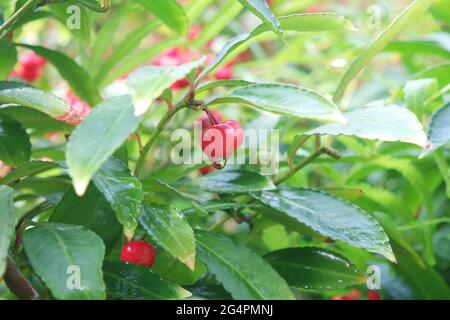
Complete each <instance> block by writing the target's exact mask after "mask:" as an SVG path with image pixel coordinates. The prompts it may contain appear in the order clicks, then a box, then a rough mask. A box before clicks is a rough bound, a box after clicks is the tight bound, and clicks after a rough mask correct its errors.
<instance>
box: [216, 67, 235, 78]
mask: <svg viewBox="0 0 450 320" xmlns="http://www.w3.org/2000/svg"><path fill="white" fill-rule="evenodd" d="M214 77H215V78H216V79H217V80H230V79H231V78H233V63H229V64H226V65H224V66H223V67H221V68H219V70H217V72H216V74H215V75H214Z"/></svg>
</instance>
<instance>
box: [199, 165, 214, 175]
mask: <svg viewBox="0 0 450 320" xmlns="http://www.w3.org/2000/svg"><path fill="white" fill-rule="evenodd" d="M213 170H214V167H213V166H204V167H201V168H200V169H198V172H199V173H200V174H201V175H202V176H206V175H207V174H209V173H211V172H212V171H213Z"/></svg>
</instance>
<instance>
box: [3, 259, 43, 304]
mask: <svg viewBox="0 0 450 320" xmlns="http://www.w3.org/2000/svg"><path fill="white" fill-rule="evenodd" d="M5 283H6V285H7V286H8V288H9V290H10V291H11V292H12V293H13V294H14V295H16V297H17V298H19V299H21V300H37V299H38V298H39V293H38V292H37V291H36V290H35V289H34V288H33V286H32V285H31V283H30V282H29V281H28V280H27V278H25V276H24V275H23V273H22V271H20V269H19V268H17V266H16V263H15V262H14V260H13V259H12V258H11V257H9V256H8V258H7V266H6V273H5Z"/></svg>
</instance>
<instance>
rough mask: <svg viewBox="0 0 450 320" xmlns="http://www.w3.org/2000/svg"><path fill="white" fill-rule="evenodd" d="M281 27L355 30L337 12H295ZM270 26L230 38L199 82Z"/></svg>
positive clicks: (283, 18)
mask: <svg viewBox="0 0 450 320" xmlns="http://www.w3.org/2000/svg"><path fill="white" fill-rule="evenodd" d="M279 21H280V24H281V27H282V28H283V30H285V31H297V32H323V31H339V30H345V29H349V30H355V28H354V27H353V25H352V23H351V22H350V21H349V20H347V19H345V18H344V17H343V16H339V15H337V14H335V13H319V14H293V15H288V16H284V17H280V18H279ZM269 31H270V28H269V27H268V26H267V24H265V23H263V24H261V25H259V26H258V27H256V28H255V29H253V30H252V31H251V32H249V33H244V34H240V35H237V36H235V37H234V38H232V39H230V40H229V41H228V42H227V43H226V44H225V46H224V47H223V48H222V50H221V51H220V52H219V54H218V55H217V56H216V58H215V59H214V60H213V61H211V62H210V63H209V64H208V65H207V66H206V67H205V68H204V69H203V71H202V72H201V74H200V75H199V76H198V78H197V81H196V82H197V83H200V80H201V79H203V78H204V76H206V75H207V74H208V73H210V72H211V71H212V70H214V69H215V68H216V67H217V66H219V65H220V63H222V62H223V61H224V60H225V59H226V58H227V57H228V56H229V55H230V54H231V53H232V52H233V51H234V50H236V49H237V48H239V47H240V46H241V45H243V44H244V43H246V42H247V41H249V40H251V39H253V38H255V37H256V36H258V35H260V34H262V33H265V32H269Z"/></svg>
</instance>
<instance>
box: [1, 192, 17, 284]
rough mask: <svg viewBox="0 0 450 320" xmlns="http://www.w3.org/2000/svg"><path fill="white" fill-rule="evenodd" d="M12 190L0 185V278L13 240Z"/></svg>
mask: <svg viewBox="0 0 450 320" xmlns="http://www.w3.org/2000/svg"><path fill="white" fill-rule="evenodd" d="M13 196H14V190H13V189H11V188H10V187H7V186H0V208H1V209H0V279H1V278H2V277H3V274H4V273H5V270H6V258H7V257H8V251H9V246H10V245H11V242H12V240H13V237H14V234H15V230H14V226H15V224H16V218H15V216H14V203H13Z"/></svg>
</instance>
